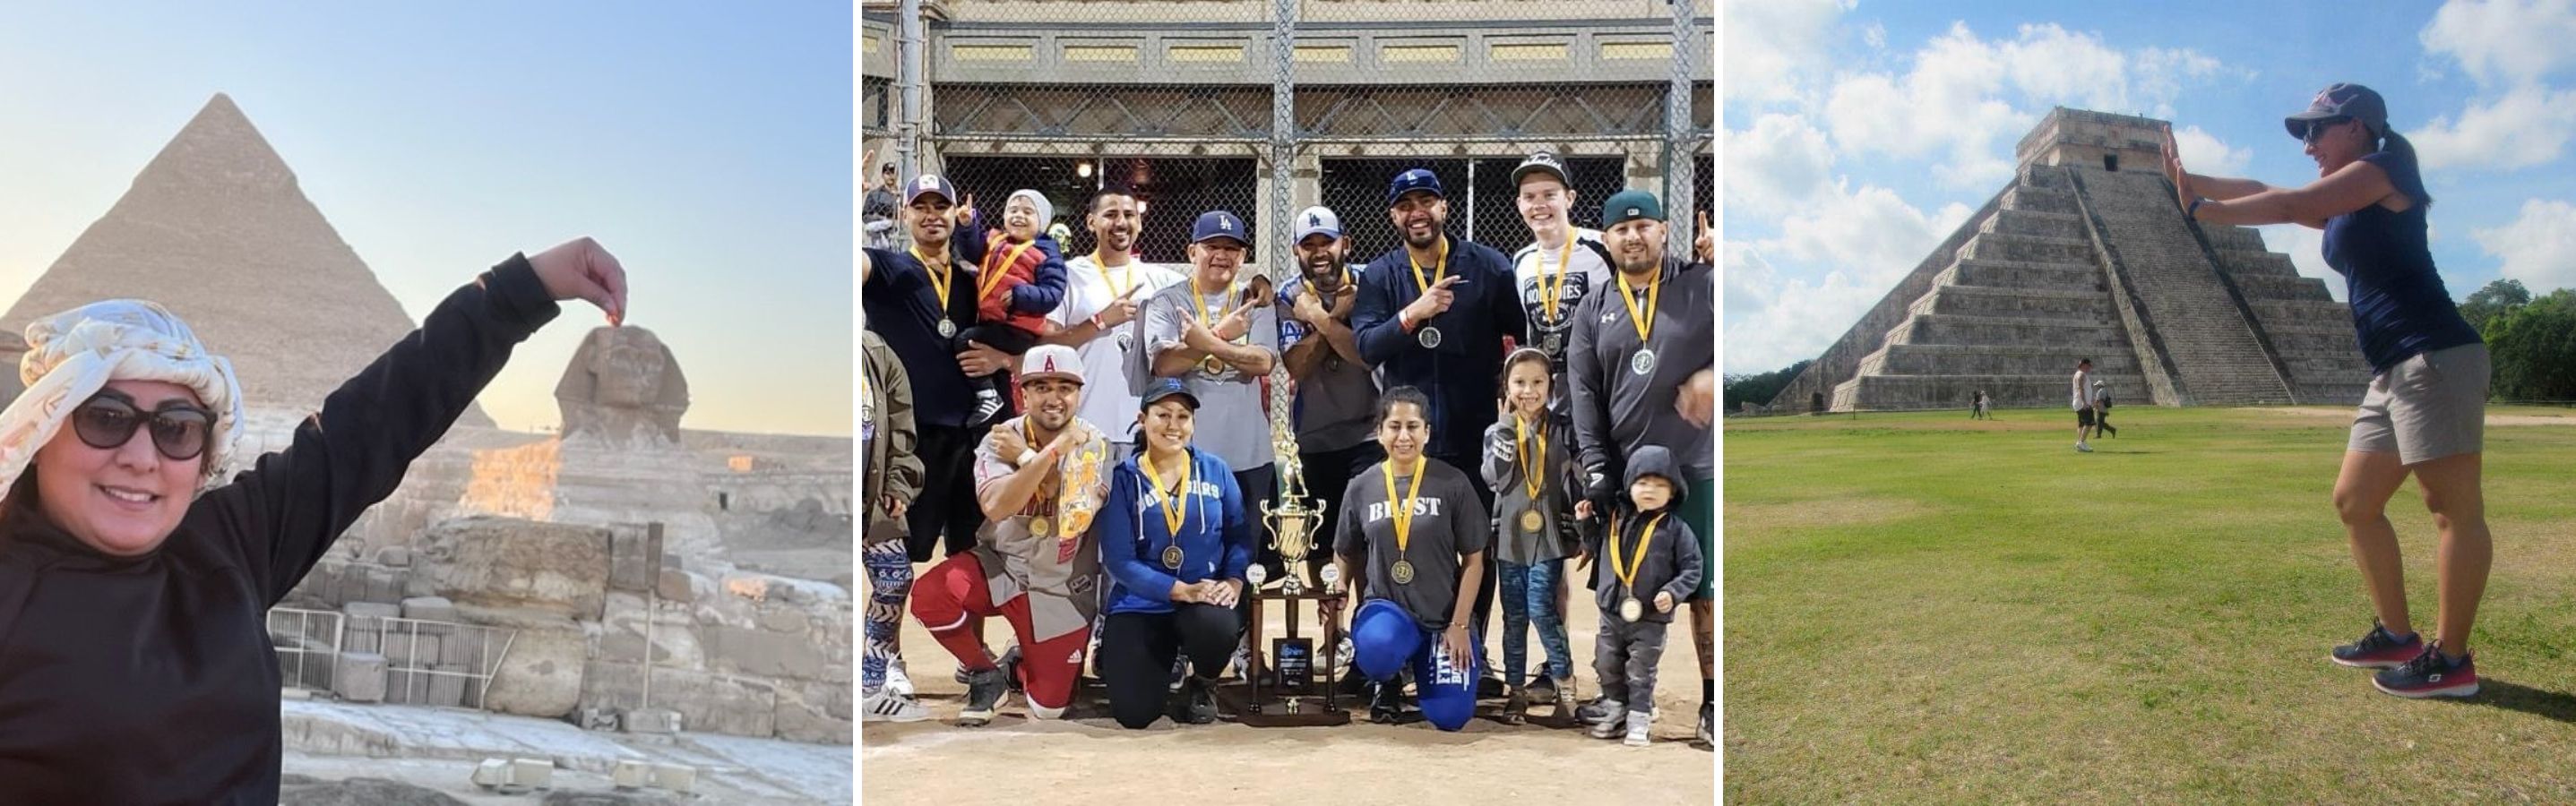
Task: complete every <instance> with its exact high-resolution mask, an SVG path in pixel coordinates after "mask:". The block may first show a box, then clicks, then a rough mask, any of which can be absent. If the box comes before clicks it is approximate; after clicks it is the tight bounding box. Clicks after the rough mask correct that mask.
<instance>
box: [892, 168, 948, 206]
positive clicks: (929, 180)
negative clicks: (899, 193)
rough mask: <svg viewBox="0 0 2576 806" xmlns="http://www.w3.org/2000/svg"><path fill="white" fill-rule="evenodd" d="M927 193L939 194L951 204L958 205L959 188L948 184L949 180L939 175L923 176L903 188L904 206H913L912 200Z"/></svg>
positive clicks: (913, 179)
mask: <svg viewBox="0 0 2576 806" xmlns="http://www.w3.org/2000/svg"><path fill="white" fill-rule="evenodd" d="M925 193H937V194H939V198H942V199H946V200H948V202H949V203H950V204H955V203H957V186H955V185H951V184H948V180H947V179H946V178H945V177H942V176H940V175H938V174H922V175H920V176H916V177H913V178H912V182H910V183H908V184H906V185H904V186H903V206H905V207H910V206H912V200H914V199H918V198H921V196H922V194H925Z"/></svg>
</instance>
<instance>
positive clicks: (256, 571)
mask: <svg viewBox="0 0 2576 806" xmlns="http://www.w3.org/2000/svg"><path fill="white" fill-rule="evenodd" d="M550 297H551V295H549V294H547V293H546V291H545V287H544V285H543V284H542V283H541V282H539V281H538V280H537V276H536V273H535V271H533V270H532V269H530V268H529V266H528V261H527V258H525V257H524V256H515V255H514V256H512V257H511V258H510V259H509V260H508V261H506V262H504V263H502V264H501V265H500V266H497V267H495V268H493V269H492V271H490V272H488V273H485V274H484V275H482V276H481V277H480V278H478V279H477V281H476V282H474V283H472V284H469V285H467V286H465V287H463V288H460V289H457V291H456V292H455V293H453V294H449V295H448V297H447V299H446V301H444V302H441V303H439V305H438V308H437V309H436V310H433V311H431V312H430V314H429V316H428V318H426V319H425V320H423V321H422V322H421V326H420V329H419V330H415V331H412V333H411V335H409V336H406V337H404V338H403V340H402V341H400V342H398V343H396V344H394V345H393V347H392V348H391V349H388V350H387V351H385V354H384V355H382V356H378V357H377V358H376V360H375V362H374V363H372V364H369V365H367V368H366V369H365V370H362V371H360V372H359V373H358V375H357V377H355V378H351V379H350V380H349V381H348V382H347V383H344V384H341V386H340V388H339V390H338V391H334V392H332V393H331V396H330V397H329V398H327V399H325V400H324V401H323V404H322V411H321V412H320V413H318V414H316V415H314V416H312V417H309V418H306V419H305V421H304V423H303V425H302V426H300V427H298V428H297V429H296V430H295V440H294V442H293V444H291V445H289V446H288V447H287V448H286V450H284V451H281V452H278V453H271V454H268V455H265V456H261V457H259V460H258V462H257V464H256V465H255V466H254V467H253V468H252V469H251V470H249V471H247V472H244V473H242V474H240V475H238V476H235V477H234V478H233V480H232V481H231V483H228V484H225V485H223V486H221V487H217V488H215V489H212V490H208V491H207V492H206V493H205V494H204V495H202V496H199V497H198V498H197V500H196V501H195V503H193V504H192V505H190V506H189V508H188V513H187V515H186V516H184V517H183V518H182V519H181V520H180V522H179V527H178V530H177V531H176V532H174V533H172V534H171V535H170V538H169V540H168V541H167V542H164V543H162V544H161V547H160V548H158V549H155V550H154V551H153V552H152V553H150V554H146V555H143V556H141V557H134V558H116V557H109V556H106V555H102V554H99V553H97V552H95V551H92V550H91V549H89V548H88V547H86V546H84V545H82V544H81V543H80V542H78V541H77V540H75V539H74V538H72V537H71V536H70V535H69V534H66V533H64V532H63V531H62V530H61V529H58V528H56V527H54V526H53V525H52V524H51V523H50V522H47V521H46V520H45V518H44V517H43V516H42V515H41V514H38V513H36V512H35V511H34V507H32V506H29V505H30V504H32V503H33V502H32V501H11V502H10V506H8V507H6V508H7V509H8V510H10V511H11V514H10V516H9V517H8V518H6V519H5V520H0V803H119V804H154V803H275V802H277V789H278V763H279V756H280V752H279V746H280V734H279V728H278V682H279V680H278V665H277V653H276V652H275V650H273V649H272V648H271V645H270V643H269V638H268V630H267V626H266V623H265V619H266V616H265V614H266V611H267V610H268V608H269V607H271V606H273V605H275V604H276V603H277V601H278V600H280V599H282V598H285V596H286V593H287V591H289V590H291V589H293V588H294V587H295V583H296V582H297V581H299V580H302V579H303V578H304V574H305V573H306V572H307V571H309V570H311V569H312V567H313V564H314V562H315V561H317V560H319V559H321V557H322V554H323V552H324V551H326V550H328V549H329V548H330V547H331V543H332V541H333V540H336V539H338V537H339V536H340V533H341V532H342V531H343V530H346V529H347V528H348V527H349V525H350V524H351V523H352V522H354V521H356V520H357V519H358V514H359V513H360V512H362V511H364V510H366V508H367V507H368V506H370V505H373V504H374V503H376V502H377V501H381V500H383V499H384V498H385V497H386V496H388V495H391V494H392V493H393V491H394V488H395V486H397V485H399V484H400V483H401V482H402V478H403V471H404V470H405V469H406V468H407V467H408V466H409V465H410V464H411V461H412V460H413V459H415V458H417V457H419V456H420V454H421V453H422V452H424V451H426V450H428V449H429V446H430V444H431V443H433V442H436V441H437V440H438V438H439V436H440V435H442V434H445V433H446V432H447V428H448V426H449V425H451V424H453V423H454V422H455V421H456V418H457V417H458V416H459V415H461V414H463V413H464V412H465V409H466V407H467V406H468V405H470V404H471V403H472V402H473V400H474V397H475V395H477V394H479V393H480V392H482V390H483V387H484V385H485V384H488V383H490V382H491V380H492V376H493V375H495V374H497V373H499V372H500V370H501V366H502V364H504V363H506V362H507V361H508V360H509V358H510V350H511V348H513V347H514V346H516V345H517V344H518V343H519V342H520V341H522V340H525V339H526V338H527V337H528V335H529V334H531V333H534V332H535V331H536V329H537V328H538V327H539V326H540V325H543V324H545V323H546V321H548V320H550V319H553V318H554V316H555V315H556V313H557V312H558V309H557V306H556V305H555V303H554V301H553V300H552V299H551V298H550Z"/></svg>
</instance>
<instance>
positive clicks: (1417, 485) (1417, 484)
mask: <svg viewBox="0 0 2576 806" xmlns="http://www.w3.org/2000/svg"><path fill="white" fill-rule="evenodd" d="M1429 460H1430V457H1427V456H1416V457H1413V487H1412V488H1411V489H1408V490H1406V491H1405V492H1404V497H1403V498H1402V499H1398V498H1396V497H1395V460H1393V459H1388V460H1386V502H1387V503H1388V504H1390V505H1392V506H1394V507H1395V515H1394V516H1393V517H1394V520H1395V555H1396V559H1397V561H1399V562H1400V561H1402V560H1403V559H1404V548H1405V546H1407V545H1409V544H1410V543H1411V542H1412V540H1413V501H1414V499H1416V498H1419V497H1421V496H1422V477H1423V476H1424V475H1425V474H1424V473H1423V472H1422V468H1423V466H1424V465H1425V464H1428V463H1429Z"/></svg>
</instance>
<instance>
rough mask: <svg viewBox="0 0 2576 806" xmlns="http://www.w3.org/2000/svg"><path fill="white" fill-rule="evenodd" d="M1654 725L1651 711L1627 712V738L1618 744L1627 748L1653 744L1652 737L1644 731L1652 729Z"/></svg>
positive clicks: (1653, 714) (1653, 715) (1653, 716)
mask: <svg viewBox="0 0 2576 806" xmlns="http://www.w3.org/2000/svg"><path fill="white" fill-rule="evenodd" d="M1654 725H1655V713H1654V712H1653V711H1629V712H1628V738H1626V739H1622V740H1620V742H1619V743H1620V744H1624V745H1627V746H1629V747H1644V746H1647V745H1650V744H1654V743H1655V739H1654V737H1653V736H1651V735H1649V734H1648V733H1647V730H1646V729H1647V728H1651V727H1654Z"/></svg>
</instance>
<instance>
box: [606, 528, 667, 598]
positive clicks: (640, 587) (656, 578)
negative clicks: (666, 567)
mask: <svg viewBox="0 0 2576 806" xmlns="http://www.w3.org/2000/svg"><path fill="white" fill-rule="evenodd" d="M608 541H609V543H608V560H609V569H608V585H609V587H610V588H611V589H613V590H620V591H629V592H634V593H646V592H650V591H651V590H653V587H654V586H655V585H656V584H659V583H660V581H661V571H662V531H661V528H660V525H659V524H652V525H642V524H618V525H614V526H611V527H609V531H608Z"/></svg>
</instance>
